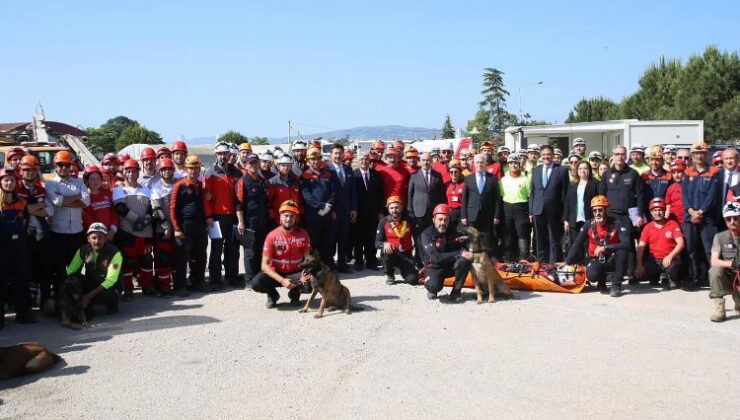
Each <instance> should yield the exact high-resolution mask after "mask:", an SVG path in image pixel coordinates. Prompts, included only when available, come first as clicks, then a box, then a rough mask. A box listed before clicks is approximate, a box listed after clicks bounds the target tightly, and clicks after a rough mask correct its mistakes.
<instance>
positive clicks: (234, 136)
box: [216, 130, 255, 144]
mask: <svg viewBox="0 0 740 420" xmlns="http://www.w3.org/2000/svg"><path fill="white" fill-rule="evenodd" d="M248 141H249V140H248V139H247V136H245V135H244V134H242V133H240V132H238V131H234V130H229V131H227V132H225V133H224V134H222V135H220V136H219V137H218V139H217V140H216V143H219V142H224V143H234V144H242V143H246V142H248ZM252 144H255V143H254V142H253V143H252Z"/></svg>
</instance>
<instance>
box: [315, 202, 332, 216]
mask: <svg viewBox="0 0 740 420" xmlns="http://www.w3.org/2000/svg"><path fill="white" fill-rule="evenodd" d="M330 211H331V204H329V203H326V204H324V208H323V209H321V210H319V211H318V214H319V216H325V215H327V214H329V212H330Z"/></svg>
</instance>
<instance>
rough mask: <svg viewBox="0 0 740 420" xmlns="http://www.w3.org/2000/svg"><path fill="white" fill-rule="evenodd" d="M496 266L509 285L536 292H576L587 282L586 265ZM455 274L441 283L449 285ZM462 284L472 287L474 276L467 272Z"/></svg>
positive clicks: (526, 263)
mask: <svg viewBox="0 0 740 420" xmlns="http://www.w3.org/2000/svg"><path fill="white" fill-rule="evenodd" d="M496 270H497V271H498V273H499V275H501V278H502V279H503V280H504V281H505V282H506V284H507V285H508V286H509V287H510V288H511V289H516V290H531V291H538V292H557V293H572V294H577V293H581V291H583V288H584V287H586V284H587V283H588V282H587V280H586V269H585V267H584V266H582V265H566V266H564V267H557V266H555V265H554V264H540V263H537V262H535V263H530V262H524V261H521V262H515V263H497V264H496ZM454 283H455V278H454V277H447V278H446V279H445V281H444V285H445V286H447V287H451V286H452V285H453V284H454ZM463 287H468V288H475V284H474V283H473V277H472V275H471V274H468V277H467V278H466V279H465V284H464V285H463Z"/></svg>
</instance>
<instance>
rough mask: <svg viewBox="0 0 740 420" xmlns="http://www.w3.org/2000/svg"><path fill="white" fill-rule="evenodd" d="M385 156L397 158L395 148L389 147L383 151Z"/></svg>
mask: <svg viewBox="0 0 740 420" xmlns="http://www.w3.org/2000/svg"><path fill="white" fill-rule="evenodd" d="M385 155H386V156H391V155H396V156H398V149H396V148H395V147H389V148H388V150H386V151H385Z"/></svg>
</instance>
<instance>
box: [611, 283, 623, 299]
mask: <svg viewBox="0 0 740 420" xmlns="http://www.w3.org/2000/svg"><path fill="white" fill-rule="evenodd" d="M609 296H611V297H620V296H622V285H621V284H613V285H612V288H611V290H610V291H609Z"/></svg>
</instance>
